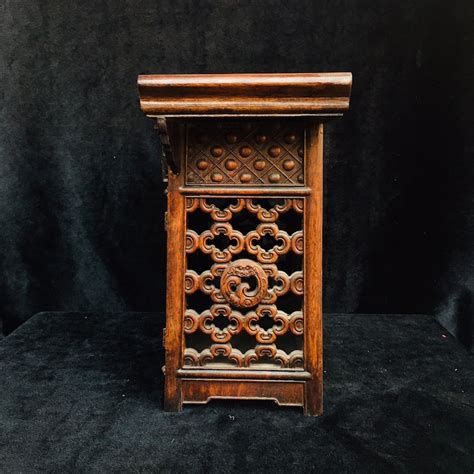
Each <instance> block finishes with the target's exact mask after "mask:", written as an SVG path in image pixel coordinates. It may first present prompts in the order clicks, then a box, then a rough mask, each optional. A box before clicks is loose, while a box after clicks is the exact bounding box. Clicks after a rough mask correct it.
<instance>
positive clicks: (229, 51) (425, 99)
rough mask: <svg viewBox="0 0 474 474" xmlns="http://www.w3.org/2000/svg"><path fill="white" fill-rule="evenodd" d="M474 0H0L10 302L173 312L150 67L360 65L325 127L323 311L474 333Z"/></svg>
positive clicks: (0, 131) (0, 134) (14, 313)
mask: <svg viewBox="0 0 474 474" xmlns="http://www.w3.org/2000/svg"><path fill="white" fill-rule="evenodd" d="M472 4H473V2H472V1H470V0H465V1H456V0H451V1H449V2H446V1H445V0H405V1H394V0H379V1H373V0H327V1H321V0H314V1H309V0H292V1H290V0H259V1H252V0H247V1H244V0H242V1H237V0H214V1H212V0H207V1H197V0H194V1H191V0H187V1H183V0H175V1H171V0H170V1H164V0H162V1H157V0H134V1H132V0H104V1H100V2H98V1H82V2H67V1H64V0H48V1H43V0H3V1H2V2H1V3H0V23H1V30H0V35H1V37H0V61H1V62H0V71H1V77H0V80H1V88H0V93H1V120H0V193H1V194H0V218H1V230H0V291H1V292H0V313H1V315H2V317H3V320H4V331H5V332H9V331H11V330H12V329H13V328H15V327H16V326H17V325H18V324H20V323H21V322H22V321H24V320H26V319H27V318H28V317H30V316H31V315H32V314H34V313H35V312H38V311H42V310H79V311H85V310H101V311H103V310H107V311H121V310H141V311H149V310H153V311H156V310H162V309H163V308H164V287H165V282H164V243H165V234H164V232H163V209H164V198H163V187H162V184H161V177H160V164H159V157H160V150H159V144H158V139H157V136H156V135H155V133H154V131H153V129H152V123H151V121H150V120H148V119H146V118H145V116H144V115H143V114H142V113H141V111H140V110H139V106H138V98H137V89H136V77H137V74H139V73H209V72H273V71H282V72H293V71H294V72H296V71H315V72H317V71H352V73H353V75H354V87H353V95H352V101H351V109H350V111H349V112H348V113H347V114H346V115H345V117H344V118H343V119H338V120H336V121H334V122H332V123H331V124H329V125H328V127H327V128H326V131H327V134H326V148H325V166H326V168H325V213H326V214H325V216H326V217H325V219H326V221H325V226H326V227H325V286H324V292H325V296H324V299H325V310H326V311H327V312H365V313H367V312H378V313H384V312H385V313H432V314H436V315H437V316H438V317H439V319H440V320H441V321H442V322H443V324H445V325H446V326H447V327H448V329H450V330H451V331H452V332H454V333H457V334H458V336H460V337H461V338H463V339H464V340H466V341H468V340H470V338H472V314H473V312H474V308H473V307H474V303H473V301H474V299H473V296H474V271H473V265H474V242H473V240H474V239H473V235H474V230H473V226H474V218H473V211H474V202H473V191H472V187H473V182H474V174H473V166H472V163H471V161H472V151H473V148H472V141H470V136H469V134H470V127H472V119H471V117H470V113H469V106H470V105H472V103H470V99H472V83H473V79H474V78H473V74H472V45H473V36H472V32H471V30H472V25H473V24H474V15H473V7H472Z"/></svg>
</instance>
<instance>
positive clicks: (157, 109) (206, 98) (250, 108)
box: [138, 73, 352, 116]
mask: <svg viewBox="0 0 474 474" xmlns="http://www.w3.org/2000/svg"><path fill="white" fill-rule="evenodd" d="M351 86H352V75H351V74H350V73H324V74H317V73H306V74H299V73H296V74H209V75H207V74H204V75H201V74H189V75H146V76H139V77H138V87H139V91H140V105H141V108H142V110H143V112H145V113H146V114H150V115H157V116H159V115H164V116H180V115H184V116H196V115H197V116H203V115H249V114H251V115H274V114H280V115H289V116H298V115H315V114H317V115H341V114H342V113H343V112H344V111H345V110H347V109H348V108H349V96H350V92H351Z"/></svg>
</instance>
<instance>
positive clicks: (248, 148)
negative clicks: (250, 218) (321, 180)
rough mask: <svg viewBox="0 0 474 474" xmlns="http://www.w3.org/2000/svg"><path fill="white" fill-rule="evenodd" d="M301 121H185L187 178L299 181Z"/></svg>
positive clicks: (196, 180)
mask: <svg viewBox="0 0 474 474" xmlns="http://www.w3.org/2000/svg"><path fill="white" fill-rule="evenodd" d="M303 157H304V127H303V126H302V125H301V124H300V123H299V122H294V123H292V122H290V124H289V123H288V122H287V123H286V124H285V125H284V126H283V125H282V124H280V123H279V122H276V121H265V122H256V123H243V124H242V123H232V122H220V123H217V124H216V123H215V122H212V123H209V124H207V125H206V122H200V123H199V124H188V127H187V153H186V180H187V184H200V185H202V184H212V185H220V184H227V185H229V184H231V185H244V186H245V185H256V184H267V185H272V186H278V185H295V184H296V185H302V184H304V173H303Z"/></svg>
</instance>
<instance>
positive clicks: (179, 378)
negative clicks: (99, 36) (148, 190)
mask: <svg viewBox="0 0 474 474" xmlns="http://www.w3.org/2000/svg"><path fill="white" fill-rule="evenodd" d="M351 85H352V76H351V74H350V73H324V74H307V73H304V74H213V75H144V76H139V77H138V87H139V92H140V105H141V108H142V110H143V112H145V113H146V114H147V116H148V117H151V118H153V119H154V120H155V122H156V128H157V130H158V133H159V135H160V139H161V142H162V146H163V151H164V156H165V160H164V163H166V165H167V172H166V176H167V177H166V180H167V195H168V211H167V213H166V228H167V232H168V244H167V301H166V313H167V316H166V318H167V320H166V329H165V337H164V341H165V342H164V345H165V351H166V359H165V367H164V371H165V409H166V410H169V411H179V410H181V409H182V405H183V403H207V402H208V401H209V400H211V399H215V398H239V399H270V400H274V401H276V402H277V403H278V404H280V405H292V406H301V407H304V412H305V413H306V414H308V415H318V414H320V413H321V412H322V391H323V372H322V367H323V355H322V297H321V296H322V246H321V242H322V222H323V220H322V212H323V203H322V198H323V191H322V187H323V123H324V122H326V121H327V120H328V119H330V118H333V117H338V116H341V115H342V114H343V112H344V111H345V110H347V109H348V107H349V97H350V91H351Z"/></svg>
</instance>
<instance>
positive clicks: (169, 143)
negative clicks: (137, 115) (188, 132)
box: [155, 117, 184, 178]
mask: <svg viewBox="0 0 474 474" xmlns="http://www.w3.org/2000/svg"><path fill="white" fill-rule="evenodd" d="M155 130H157V132H158V135H159V137H160V142H161V146H162V149H163V177H164V178H166V176H167V173H166V165H167V166H168V167H169V168H170V169H171V171H172V172H173V173H174V174H179V172H180V171H181V169H180V156H181V151H182V150H181V147H182V144H183V142H184V140H181V138H182V137H183V136H184V135H183V134H184V127H183V124H182V123H179V122H176V121H174V120H173V119H169V118H167V117H156V122H155Z"/></svg>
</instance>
